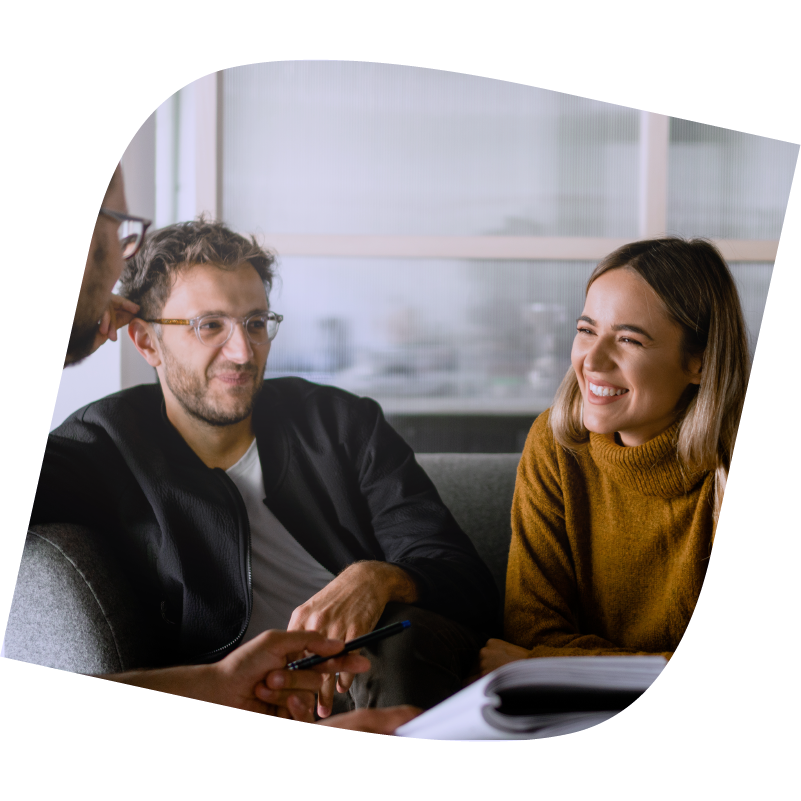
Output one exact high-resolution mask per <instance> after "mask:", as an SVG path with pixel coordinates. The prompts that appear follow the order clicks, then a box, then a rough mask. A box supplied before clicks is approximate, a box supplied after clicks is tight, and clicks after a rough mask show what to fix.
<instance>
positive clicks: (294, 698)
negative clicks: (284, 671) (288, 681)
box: [255, 683, 314, 723]
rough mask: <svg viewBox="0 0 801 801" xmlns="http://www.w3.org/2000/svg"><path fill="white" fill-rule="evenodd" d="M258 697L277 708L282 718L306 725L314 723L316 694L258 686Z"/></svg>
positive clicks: (256, 691) (256, 692)
mask: <svg viewBox="0 0 801 801" xmlns="http://www.w3.org/2000/svg"><path fill="white" fill-rule="evenodd" d="M255 694H256V697H257V698H258V699H259V700H260V701H263V702H264V703H266V704H270V705H271V706H274V707H275V708H276V714H278V715H279V716H280V717H291V718H292V719H294V720H302V721H304V722H306V723H314V693H311V692H303V691H298V690H271V689H269V688H268V687H265V686H264V684H263V683H262V684H258V685H257V686H256V689H255Z"/></svg>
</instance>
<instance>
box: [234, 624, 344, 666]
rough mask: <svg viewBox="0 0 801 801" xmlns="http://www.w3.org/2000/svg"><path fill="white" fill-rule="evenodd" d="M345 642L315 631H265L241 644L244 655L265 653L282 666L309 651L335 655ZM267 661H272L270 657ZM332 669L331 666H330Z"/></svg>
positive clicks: (321, 654) (277, 664)
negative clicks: (297, 655) (330, 638)
mask: <svg viewBox="0 0 801 801" xmlns="http://www.w3.org/2000/svg"><path fill="white" fill-rule="evenodd" d="M344 645H345V643H344V642H343V641H342V640H329V639H327V638H326V637H324V636H323V635H322V634H318V633H317V632H315V631H276V630H274V629H270V630H268V631H263V632H262V633H261V634H259V636H258V637H254V638H253V639H252V640H251V641H250V642H248V643H245V645H243V646H241V649H239V650H241V652H242V654H243V656H258V655H262V654H264V655H265V656H267V657H272V658H273V659H272V661H274V662H275V664H274V665H273V666H272V667H273V669H274V668H282V667H283V666H284V665H285V664H286V663H287V660H288V657H290V656H295V655H296V654H299V653H303V652H304V651H308V652H309V653H312V654H317V655H319V656H333V655H334V654H336V653H339V652H340V651H341V650H342V648H343V647H344ZM265 661H271V660H270V659H269V658H268V659H266V660H265ZM329 670H330V668H329Z"/></svg>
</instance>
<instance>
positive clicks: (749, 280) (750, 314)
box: [729, 262, 773, 356]
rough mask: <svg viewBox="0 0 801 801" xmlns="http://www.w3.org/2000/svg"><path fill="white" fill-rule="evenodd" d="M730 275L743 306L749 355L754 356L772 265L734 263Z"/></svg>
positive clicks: (731, 265)
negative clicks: (732, 277)
mask: <svg viewBox="0 0 801 801" xmlns="http://www.w3.org/2000/svg"><path fill="white" fill-rule="evenodd" d="M729 267H731V271H732V275H733V276H734V280H735V282H736V284H737V291H738V292H739V293H740V303H741V304H742V306H743V315H744V316H745V325H746V328H747V329H748V344H749V346H750V349H751V355H752V356H753V355H754V349H755V348H756V343H757V337H758V336H759V329H760V327H761V326H762V314H763V312H764V311H765V302H766V301H767V299H768V287H769V286H770V277H771V275H772V274H773V265H772V264H765V263H761V262H757V263H754V264H747V263H745V262H735V263H732V264H730V265H729Z"/></svg>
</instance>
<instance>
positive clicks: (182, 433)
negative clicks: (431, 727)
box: [33, 220, 499, 717]
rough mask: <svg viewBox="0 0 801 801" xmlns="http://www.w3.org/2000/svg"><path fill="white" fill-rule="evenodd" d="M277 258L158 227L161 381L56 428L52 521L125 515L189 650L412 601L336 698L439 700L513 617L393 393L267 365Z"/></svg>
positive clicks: (140, 328) (126, 278)
mask: <svg viewBox="0 0 801 801" xmlns="http://www.w3.org/2000/svg"><path fill="white" fill-rule="evenodd" d="M272 265H273V256H272V255H271V254H269V253H267V252H265V251H264V250H263V249H262V248H260V247H259V246H258V244H257V243H256V242H255V240H253V239H246V238H245V237H242V236H239V235H237V234H235V233H233V232H232V231H230V230H229V229H227V228H225V227H224V226H223V225H221V224H218V223H213V222H208V221H204V220H199V221H195V222H191V223H181V224H178V225H174V226H169V227H168V228H165V229H162V230H161V231H158V232H156V233H155V234H154V235H152V236H151V237H149V238H148V239H147V240H146V241H145V244H144V246H143V247H142V250H141V251H140V252H139V254H138V255H137V256H136V257H135V258H134V259H132V260H131V261H130V262H128V264H127V265H126V267H125V269H124V272H123V276H122V294H123V295H124V296H125V297H126V298H127V299H128V300H129V301H132V302H133V303H135V304H136V305H137V306H138V307H139V313H138V315H137V317H136V318H134V319H133V320H132V321H131V322H130V324H129V329H128V330H129V335H130V337H131V339H132V340H133V342H134V345H135V346H136V348H137V350H138V351H139V352H140V353H141V354H142V356H143V357H144V358H145V359H146V361H147V362H148V364H150V365H151V366H152V367H154V368H155V369H156V371H157V373H158V376H159V384H158V385H146V386H140V387H134V388H132V389H129V390H125V391H123V392H120V393H117V394H116V395H112V396H109V397H108V398H105V399H102V400H100V401H97V402H95V403H93V404H90V405H89V406H88V407H86V408H84V409H82V410H80V411H79V412H77V413H76V414H75V415H73V416H72V417H70V418H69V419H68V420H67V421H66V422H65V423H64V424H63V425H62V426H61V427H60V428H58V429H56V431H54V432H53V434H52V435H51V437H50V440H49V443H48V450H47V455H46V458H45V462H44V466H43V469H42V477H41V480H40V485H39V489H38V492H37V497H36V502H35V506H34V513H33V520H34V522H46V521H58V522H79V523H83V524H86V525H90V526H92V527H94V528H97V529H99V530H101V531H108V532H110V533H111V532H113V536H114V537H115V542H116V543H117V547H118V549H119V550H120V552H121V554H122V556H123V558H124V559H125V563H126V564H127V565H128V566H129V570H130V573H131V575H132V577H133V578H134V581H135V583H136V584H137V586H138V587H139V588H140V589H141V591H142V593H143V596H144V597H145V598H146V607H147V611H148V613H149V615H150V619H151V624H152V627H153V631H154V634H157V636H158V638H159V640H160V642H161V646H162V652H163V653H164V654H166V655H167V656H166V658H167V660H168V661H170V662H172V663H175V662H208V661H212V660H215V659H218V658H220V657H221V656H224V655H225V654H229V653H231V652H232V649H234V648H235V647H236V646H238V645H240V644H242V643H244V646H242V647H244V648H247V647H248V644H249V641H250V640H251V639H252V638H254V637H258V636H261V633H262V632H264V631H266V630H276V629H289V630H290V632H294V633H299V632H304V631H305V632H308V631H319V632H321V633H322V634H323V635H325V636H327V637H331V638H333V639H336V640H342V639H345V640H348V639H352V638H354V637H357V636H360V635H362V634H365V633H366V632H369V631H371V630H372V629H373V628H375V627H377V626H382V625H387V624H389V623H391V622H394V621H397V620H404V619H407V618H408V619H411V620H412V623H413V625H412V627H411V628H410V629H409V630H408V631H407V632H406V633H404V634H403V635H400V636H398V637H395V638H391V639H388V640H385V641H383V642H382V643H379V644H376V645H375V646H371V648H370V650H369V652H368V655H369V657H370V660H371V662H373V667H372V669H371V670H370V672H369V673H366V674H363V675H362V676H359V677H355V676H354V672H353V671H348V670H344V669H343V670H341V671H340V672H339V674H338V681H337V679H336V676H335V674H334V673H333V672H332V673H329V674H327V676H326V678H325V680H324V683H323V686H322V688H321V690H320V692H319V696H318V710H317V711H318V714H319V715H320V716H321V717H327V716H328V715H330V714H331V711H332V708H333V697H334V685H335V683H337V685H338V688H339V690H340V691H341V692H345V691H348V690H350V692H351V696H352V702H353V703H355V704H356V705H357V706H358V707H370V706H390V705H395V704H408V703H411V704H414V705H415V706H419V707H424V708H426V707H430V706H433V705H434V704H435V703H438V702H439V701H440V700H442V699H443V698H444V697H446V696H447V695H449V694H450V693H452V692H454V691H456V690H458V689H459V688H460V687H461V684H462V682H463V680H464V678H465V677H466V675H467V674H468V673H469V672H470V670H471V669H472V668H473V667H474V660H475V658H476V656H477V653H478V649H479V648H480V647H481V645H483V643H484V642H485V641H486V638H487V635H488V634H490V633H491V632H492V631H493V630H494V629H495V626H496V622H497V620H498V612H499V609H498V597H497V591H496V589H495V586H494V582H493V580H492V577H491V575H490V573H489V571H488V569H487V568H486V566H485V565H484V564H483V562H482V561H481V560H480V558H479V557H478V555H477V553H476V551H475V549H474V547H473V546H472V544H471V543H470V541H469V539H468V538H467V536H466V535H465V534H464V533H463V532H462V531H461V530H460V529H459V527H458V525H457V524H456V522H455V521H454V519H453V517H452V516H451V514H450V513H449V512H448V510H447V509H446V508H445V507H444V506H443V505H442V503H441V501H440V500H439V497H438V495H437V492H436V490H435V488H434V486H433V484H432V483H431V482H430V480H429V479H428V477H427V476H426V475H425V473H424V472H423V471H422V469H421V468H420V467H419V466H418V465H417V463H416V462H415V460H414V456H413V454H412V452H411V450H410V449H409V447H408V446H407V445H406V444H405V443H404V442H403V440H402V439H401V438H400V437H399V436H398V434H397V433H396V432H395V431H394V430H393V429H392V428H391V427H390V426H389V425H388V424H387V423H386V421H385V420H384V418H383V415H382V413H381V410H380V408H379V406H378V405H377V404H376V403H375V402H374V401H371V400H369V399H366V398H357V397H355V396H353V395H350V394H349V393H346V392H343V391H340V390H337V389H334V388H331V387H321V386H318V385H315V384H311V383H309V382H306V381H303V380H301V379H296V378H279V379H271V380H269V381H264V371H265V366H266V362H267V357H268V354H269V351H270V347H271V342H272V339H273V338H274V337H275V335H276V333H277V331H278V327H279V324H280V323H281V320H282V319H283V318H282V317H281V315H279V314H277V313H275V312H274V311H273V310H271V309H270V307H269V301H268V298H269V290H270V288H271V286H272V280H273V270H272ZM76 465H80V468H81V471H80V472H81V475H82V476H84V477H86V476H88V477H90V480H89V481H88V482H87V481H86V480H85V479H84V480H81V481H78V480H76V478H75V476H76V471H75V467H76ZM87 487H89V489H90V490H91V492H89V491H88V490H87ZM233 653H236V651H233Z"/></svg>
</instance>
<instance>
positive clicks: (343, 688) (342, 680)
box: [337, 672, 354, 693]
mask: <svg viewBox="0 0 801 801" xmlns="http://www.w3.org/2000/svg"><path fill="white" fill-rule="evenodd" d="M353 678H354V676H353V674H352V673H348V672H340V674H339V675H338V676H337V692H340V693H346V692H347V691H348V690H349V689H350V685H351V684H353Z"/></svg>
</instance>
